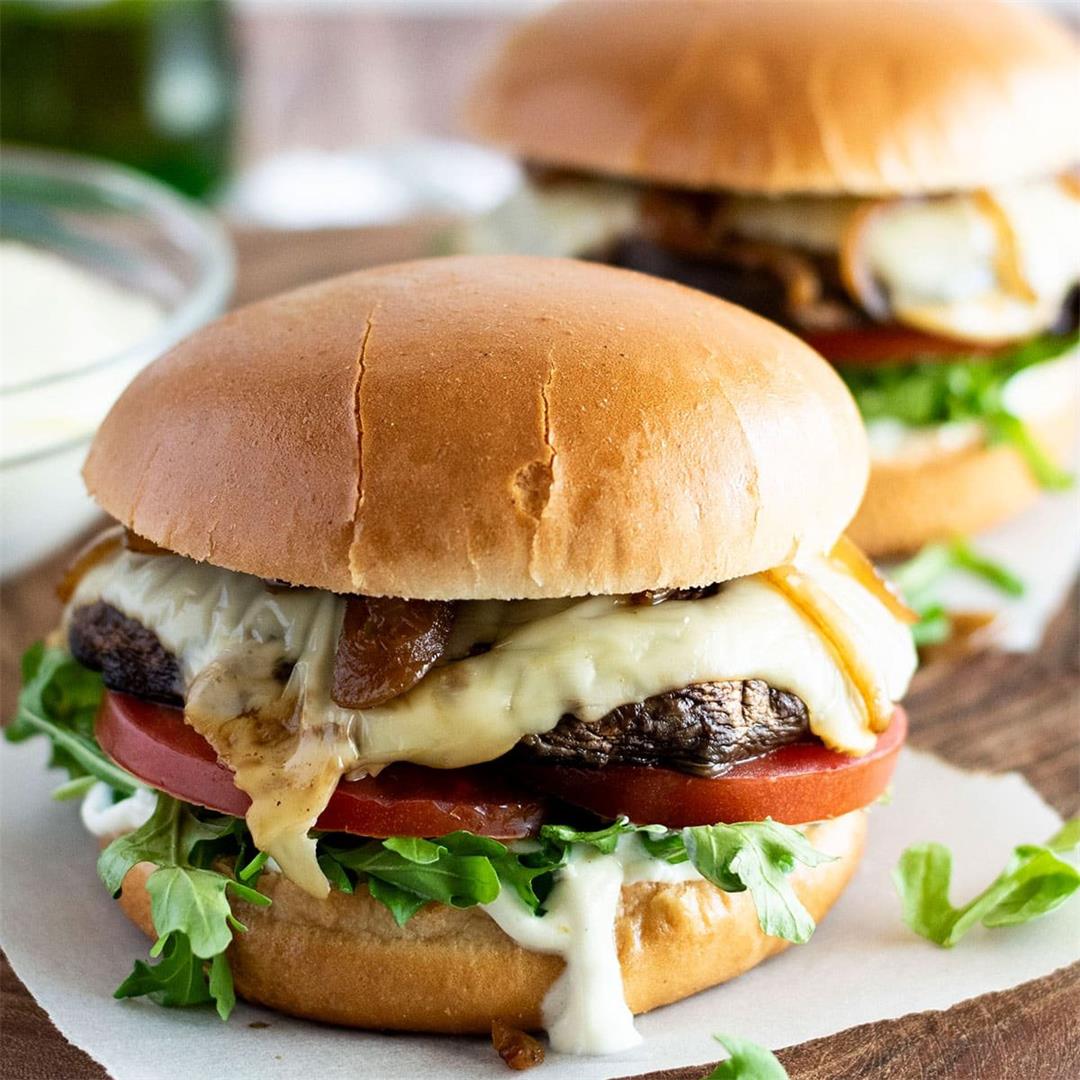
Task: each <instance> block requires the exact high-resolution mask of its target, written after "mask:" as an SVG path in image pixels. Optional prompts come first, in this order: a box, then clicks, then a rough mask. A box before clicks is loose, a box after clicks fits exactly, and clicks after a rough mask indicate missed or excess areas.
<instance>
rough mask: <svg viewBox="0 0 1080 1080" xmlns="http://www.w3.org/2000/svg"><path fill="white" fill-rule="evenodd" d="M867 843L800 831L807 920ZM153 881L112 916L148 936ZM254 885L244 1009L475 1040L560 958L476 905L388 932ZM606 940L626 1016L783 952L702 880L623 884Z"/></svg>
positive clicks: (352, 906)
mask: <svg viewBox="0 0 1080 1080" xmlns="http://www.w3.org/2000/svg"><path fill="white" fill-rule="evenodd" d="M865 834H866V815H865V813H864V812H863V811H856V812H855V813H853V814H846V815H845V816H844V817H841V818H837V819H835V820H833V821H827V822H823V823H821V824H818V825H814V826H811V827H810V828H809V830H808V831H807V835H808V837H809V839H810V841H811V842H812V843H813V844H814V846H815V847H817V848H819V849H820V850H822V851H827V852H829V853H831V854H833V855H835V856H837V857H838V858H837V860H836V861H835V862H831V863H826V864H825V865H823V866H818V867H814V868H808V867H802V866H800V867H799V868H798V869H797V870H796V871H795V872H794V873H793V874H792V875H791V881H792V883H793V886H794V889H795V892H796V894H797V895H798V896H799V898H800V899H801V900H802V902H803V904H805V905H806V907H807V909H808V910H809V911H810V914H811V915H812V916H813V917H814V918H815V920H818V919H821V918H822V917H823V916H824V915H825V913H826V912H827V911H828V910H829V908H831V907H832V905H833V904H834V903H835V901H836V899H837V897H839V895H840V893H841V892H843V890H844V888H845V887H846V885H847V884H848V882H849V880H850V879H851V876H852V874H853V873H854V871H855V868H856V866H857V865H858V862H859V859H860V857H861V855H862V850H863V845H864V841H865ZM152 870H153V867H152V866H151V865H150V864H149V863H140V864H138V865H137V866H135V867H134V868H133V869H132V870H131V871H130V872H129V873H128V875H127V877H126V878H125V879H124V886H123V892H122V893H121V896H120V906H121V907H122V908H123V910H124V912H125V914H126V915H127V916H128V918H130V919H131V920H132V922H134V923H135V925H136V926H138V927H139V928H140V929H141V930H142V931H143V932H144V933H146V934H147V935H149V936H150V937H155V936H156V934H155V932H154V928H153V925H152V923H151V919H150V898H149V894H148V893H147V891H146V888H145V882H146V878H147V877H148V876H149V874H150V872H151V871H152ZM259 887H260V890H261V891H264V892H266V893H267V894H268V895H269V896H270V897H271V898H272V899H273V904H272V906H270V907H268V908H256V907H251V906H250V905H245V904H239V905H238V908H239V909H242V910H238V912H237V915H238V917H239V918H240V920H241V921H242V922H243V923H244V924H245V925H246V926H248V928H249V930H248V933H246V934H238V935H236V937H235V939H234V943H233V944H232V946H230V948H229V960H230V963H231V966H232V971H233V978H234V980H235V983H236V990H237V993H238V994H239V995H240V996H241V997H243V998H246V999H247V1000H248V1001H252V1002H256V1003H258V1004H260V1005H267V1006H269V1007H270V1008H273V1009H277V1010H278V1011H279V1012H284V1013H290V1014H292V1015H294V1016H302V1017H306V1018H309V1019H312V1020H322V1021H326V1022H329V1023H334V1024H344V1025H348V1026H351V1027H363V1028H375V1029H378V1028H383V1029H397V1030H404V1031H433V1032H447V1033H469V1032H476V1033H480V1032H489V1031H490V1030H491V1021H492V1020H493V1019H495V1018H499V1019H502V1020H504V1021H507V1022H509V1023H511V1024H513V1025H515V1026H517V1027H523V1028H532V1029H535V1028H538V1027H540V1026H542V1024H541V1003H542V1001H543V998H544V995H545V994H546V993H547V990H548V988H549V987H550V986H551V984H552V983H553V982H554V981H555V979H556V978H558V976H559V973H560V972H561V970H562V967H563V962H562V960H561V959H560V958H558V957H556V956H551V955H545V954H541V953H534V952H529V951H527V950H525V949H523V948H521V947H520V946H519V945H517V944H516V943H515V942H514V941H512V940H511V939H510V938H509V937H507V935H506V934H504V933H503V931H502V930H501V929H499V927H498V926H497V925H496V924H495V923H494V922H493V921H492V920H491V919H490V918H489V917H488V916H487V915H486V914H484V912H482V911H480V910H479V909H477V908H469V909H465V910H456V909H454V908H449V907H443V906H441V905H430V906H429V907H427V908H424V909H423V910H421V911H420V912H419V913H418V914H417V915H415V916H414V917H413V918H412V919H411V920H410V921H409V922H408V923H407V924H406V925H405V926H404V927H398V926H397V925H396V924H395V923H394V920H393V919H392V918H391V916H390V914H389V912H388V911H387V910H386V909H385V908H384V907H382V906H381V905H379V904H378V903H376V902H375V901H374V900H372V899H371V897H370V896H369V895H368V893H367V891H366V889H361V890H360V891H359V892H357V893H355V894H354V895H352V896H346V895H345V894H343V893H339V892H334V893H331V895H330V897H329V899H327V900H314V899H312V898H311V897H309V896H308V895H307V894H306V893H303V892H302V891H301V890H300V889H298V888H297V887H296V886H295V885H292V884H291V883H289V882H287V881H285V880H284V879H283V878H281V877H280V876H279V875H276V874H269V875H265V876H264V877H262V878H261V879H260V885H259ZM616 940H617V943H618V949H619V958H620V962H621V965H622V971H623V981H624V989H625V993H626V1001H627V1004H628V1005H629V1006H630V1008H631V1009H632V1010H633V1011H634V1012H635V1013H641V1012H647V1011H648V1010H649V1009H655V1008H657V1007H658V1006H660V1005H667V1004H669V1003H671V1002H673V1001H679V1000H681V999H682V998H685V997H688V996H689V995H691V994H695V993H697V992H698V991H699V990H704V989H707V988H708V987H710V986H716V985H717V984H719V983H722V982H725V981H726V980H728V979H732V978H734V977H735V976H737V975H741V974H742V973H743V972H745V971H748V970H749V969H750V968H752V967H754V966H755V965H756V964H758V963H760V962H761V961H762V960H764V959H766V958H767V957H769V956H771V955H772V954H774V953H776V952H779V951H780V950H781V949H783V948H785V947H786V945H787V943H786V942H784V941H781V940H780V939H778V938H769V937H766V936H765V935H764V934H763V933H762V932H761V930H760V928H759V927H758V924H757V915H756V913H755V910H754V906H753V903H752V901H751V900H750V897H749V894H748V893H738V894H735V893H725V892H721V891H720V890H719V889H717V888H715V887H714V886H712V885H710V884H708V883H707V882H689V883H685V884H678V885H661V884H656V883H637V884H634V885H630V886H624V888H623V894H622V909H621V911H620V914H619V918H618V922H617V925H616Z"/></svg>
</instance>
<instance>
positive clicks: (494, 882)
mask: <svg viewBox="0 0 1080 1080" xmlns="http://www.w3.org/2000/svg"><path fill="white" fill-rule="evenodd" d="M395 840H397V841H398V842H396V843H395ZM323 854H324V855H325V856H328V857H329V858H331V859H333V860H335V861H336V862H337V863H338V864H339V865H340V866H341V867H343V868H344V869H345V870H349V871H351V872H352V873H353V874H355V875H357V876H359V875H364V879H365V880H368V881H369V882H370V881H371V880H373V879H377V880H379V881H382V882H383V883H385V884H388V885H393V886H396V887H397V888H398V889H402V890H404V891H406V892H409V893H412V894H413V895H414V896H415V897H418V898H420V899H421V901H423V902H426V901H428V900H437V901H438V902H439V903H441V904H448V905H450V906H451V907H470V906H472V905H473V904H488V903H490V902H491V901H492V900H494V899H495V897H496V896H498V895H499V888H500V886H499V878H498V875H497V874H496V872H495V868H494V867H493V866H492V864H491V861H490V859H488V858H487V857H486V856H484V855H457V854H454V853H453V852H451V851H450V849H449V848H448V847H446V845H445V844H441V843H438V842H432V841H428V840H424V841H419V842H415V841H413V840H412V838H402V837H398V838H392V839H391V840H389V841H384V840H371V841H368V842H367V843H364V844H360V845H359V846H357V847H354V848H341V847H332V846H328V847H326V848H324V850H323ZM414 855H415V856H417V858H412V857H411V856H414ZM383 895H384V896H385V895H396V894H389V893H387V892H385V891H384V893H383ZM376 899H378V897H376ZM421 906H422V905H421ZM417 910H418V909H417ZM391 911H392V913H395V917H396V912H398V911H400V905H399V904H397V903H395V905H394V907H393V908H391Z"/></svg>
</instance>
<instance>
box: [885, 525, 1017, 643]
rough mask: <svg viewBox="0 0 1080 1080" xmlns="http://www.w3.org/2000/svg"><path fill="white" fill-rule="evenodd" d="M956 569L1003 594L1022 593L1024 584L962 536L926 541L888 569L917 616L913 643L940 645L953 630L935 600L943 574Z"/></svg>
mask: <svg viewBox="0 0 1080 1080" xmlns="http://www.w3.org/2000/svg"><path fill="white" fill-rule="evenodd" d="M957 571H959V572H960V573H964V574H969V575H971V576H972V577H976V578H979V579H980V580H982V581H985V582H986V583H987V584H989V585H992V586H993V587H994V588H995V589H997V590H998V591H999V592H1001V593H1004V594H1005V595H1006V596H1023V594H1024V590H1025V586H1024V583H1023V581H1021V580H1020V578H1018V577H1017V576H1016V575H1015V574H1014V573H1012V571H1011V570H1009V569H1008V567H1006V566H1003V565H1002V564H1001V563H998V562H995V561H994V560H992V559H988V558H986V557H985V556H984V555H980V554H979V553H978V552H977V551H975V549H974V548H973V547H972V546H971V544H970V542H969V541H968V540H966V539H964V538H963V537H956V538H954V539H953V540H950V541H948V542H946V543H936V544H928V545H927V546H926V547H924V548H923V549H922V551H920V552H919V553H918V554H917V555H915V556H913V557H912V558H910V559H909V560H908V561H907V562H905V563H901V564H900V565H899V566H897V567H894V568H893V569H892V570H890V571H889V577H890V578H891V579H892V581H893V583H894V584H895V585H896V586H897V587H898V588H899V589H900V591H901V593H903V595H904V599H905V600H906V601H907V602H908V603H909V604H910V605H911V607H912V608H913V610H914V611H916V612H917V613H918V615H919V621H918V622H917V623H916V624H915V625H914V626H913V627H912V628H911V633H912V636H913V637H914V639H915V644H916V645H918V646H920V647H923V646H926V645H939V644H941V642H943V641H947V640H948V639H949V638H950V637H951V636H952V632H953V620H952V618H951V616H950V615H949V613H948V611H947V610H946V608H945V607H944V605H943V604H942V603H941V602H940V600H939V599H938V593H939V590H940V587H941V583H942V581H943V580H944V579H945V577H946V575H948V574H950V573H954V572H957Z"/></svg>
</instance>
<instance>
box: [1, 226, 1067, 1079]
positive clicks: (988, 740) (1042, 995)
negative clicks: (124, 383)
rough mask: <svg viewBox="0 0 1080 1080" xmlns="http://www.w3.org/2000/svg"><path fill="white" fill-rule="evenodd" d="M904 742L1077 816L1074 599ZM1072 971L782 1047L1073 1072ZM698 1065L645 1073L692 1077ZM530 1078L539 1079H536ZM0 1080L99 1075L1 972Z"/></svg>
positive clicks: (818, 1060) (40, 570)
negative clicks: (1038, 636) (1025, 788)
mask: <svg viewBox="0 0 1080 1080" xmlns="http://www.w3.org/2000/svg"><path fill="white" fill-rule="evenodd" d="M442 228H443V225H442V224H441V223H435V224H431V223H429V224H425V225H421V226H416V227H411V228H410V229H408V230H398V231H390V230H378V231H369V232H367V233H364V234H345V235H342V234H326V235H322V236H319V235H310V236H305V237H301V238H298V240H297V242H296V243H295V245H293V247H292V248H291V252H290V253H289V254H283V251H282V246H281V244H280V242H278V241H277V240H276V238H269V237H267V236H265V235H259V234H244V235H243V236H240V237H239V238H238V240H239V251H240V275H239V280H238V289H237V297H238V299H239V300H245V301H246V300H250V299H254V298H256V297H258V296H262V295H266V294H267V293H269V292H272V291H275V290H277V289H280V288H285V287H288V286H290V285H292V284H295V283H297V282H299V281H301V280H310V279H312V278H315V277H318V276H322V275H323V274H325V273H328V272H330V273H332V272H337V271H340V270H344V269H346V268H348V267H351V266H360V265H365V264H371V263H374V262H379V261H385V260H388V259H399V258H407V257H410V256H413V255H418V254H422V253H425V252H427V251H430V250H431V249H432V247H433V246H434V245H435V244H437V242H438V236H439V233H440V229H442ZM66 557H67V553H61V554H60V555H58V556H56V557H54V558H52V559H50V560H49V561H48V562H47V563H45V564H43V565H41V566H39V567H37V568H35V569H34V570H31V571H30V572H28V573H26V574H24V575H22V576H21V577H19V578H16V579H13V580H11V581H9V582H6V583H5V584H4V587H3V589H2V590H0V627H2V628H3V637H2V642H0V708H2V712H3V715H5V716H7V715H10V713H11V710H12V707H13V704H14V699H15V696H16V694H17V691H18V658H19V655H20V654H21V652H22V650H23V649H24V648H25V647H26V646H27V645H28V644H29V643H30V642H32V641H33V640H35V638H37V637H38V636H40V635H41V634H42V633H44V632H45V631H47V630H48V629H49V628H50V627H51V626H52V625H53V624H54V623H55V621H56V618H57V614H58V612H59V605H58V603H57V601H56V600H55V598H54V596H53V585H54V582H55V580H56V577H57V574H58V570H59V567H60V566H61V565H62V564H63V561H64V559H65V558H66ZM908 709H909V713H910V717H911V742H912V744H913V745H915V746H917V747H920V748H922V749H928V750H933V751H935V752H937V753H938V754H940V755H941V756H942V757H944V758H945V759H947V760H949V761H951V762H953V763H955V764H958V765H961V766H964V767H967V768H979V769H987V770H993V771H998V770H1004V769H1017V770H1019V771H1020V772H1022V773H1023V774H1024V776H1025V777H1027V779H1028V780H1029V781H1030V782H1031V783H1032V784H1033V785H1034V786H1035V787H1036V788H1037V789H1038V790H1039V791H1040V792H1041V793H1042V795H1043V797H1044V798H1046V800H1047V801H1048V802H1049V803H1050V804H1051V805H1052V806H1054V807H1055V809H1057V810H1058V811H1059V812H1060V813H1062V814H1063V815H1072V814H1075V813H1077V811H1078V809H1080V618H1078V596H1077V593H1076V592H1075V591H1074V593H1073V594H1072V596H1071V597H1070V599H1069V602H1068V603H1067V604H1066V605H1065V607H1064V608H1063V610H1062V612H1061V613H1060V614H1059V616H1058V617H1057V618H1056V620H1055V621H1054V622H1053V624H1052V625H1051V627H1050V628H1049V630H1048V632H1047V636H1046V640H1045V642H1044V644H1043V647H1042V648H1041V649H1040V650H1039V651H1038V652H1037V653H1035V654H1032V655H1005V654H1000V653H996V652H992V651H988V652H983V653H979V654H975V655H970V656H966V657H963V658H960V659H957V660H952V661H942V662H939V663H935V664H932V665H931V666H929V667H927V668H925V669H924V670H922V671H921V672H920V673H919V674H918V675H917V676H916V681H915V684H914V687H913V690H912V693H911V694H910V696H909V698H908ZM1078 1017H1080V965H1076V966H1074V967H1072V968H1070V969H1066V970H1063V971H1060V972H1057V973H1056V974H1053V975H1050V976H1048V977H1046V978H1043V979H1039V980H1036V981H1034V982H1031V983H1027V984H1025V985H1023V986H1020V987H1017V988H1014V989H1012V990H1008V991H1004V992H1002V993H997V994H988V995H985V996H983V997H980V998H976V999H974V1000H972V1001H969V1002H965V1003H962V1004H960V1005H956V1006H954V1007H953V1008H951V1009H948V1010H945V1011H943V1012H929V1013H920V1014H913V1015H910V1016H906V1017H903V1018H901V1019H898V1020H892V1021H888V1022H882V1023H875V1024H866V1025H863V1026H860V1027H857V1028H852V1029H850V1030H848V1031H844V1032H840V1033H839V1034H836V1035H833V1036H830V1037H828V1038H823V1039H816V1040H814V1041H812V1042H808V1043H803V1044H801V1045H799V1046H794V1047H789V1048H787V1049H786V1050H784V1051H783V1052H782V1053H781V1054H780V1056H781V1058H782V1060H783V1061H784V1063H785V1065H786V1066H787V1068H788V1070H789V1072H790V1074H791V1076H792V1077H793V1078H794V1080H841V1078H844V1080H847V1078H864V1077H865V1078H871V1077H872V1078H879V1077H880V1078H887V1080H909V1078H910V1080H916V1078H918V1080H929V1078H935V1080H936V1078H941V1080H944V1078H946V1077H948V1078H953V1077H965V1078H966V1077H971V1078H976V1080H1012V1078H1014V1077H1024V1078H1027V1077H1032V1078H1040V1080H1041V1078H1047V1080H1055V1078H1058V1077H1060V1078H1062V1080H1065V1078H1069V1080H1071V1078H1073V1077H1076V1076H1080V1021H1078ZM701 1072H702V1070H701V1069H700V1067H698V1068H691V1069H676V1070H673V1071H667V1072H663V1073H656V1074H653V1080H696V1078H697V1077H698V1076H700V1075H701ZM536 1075H537V1076H538V1078H540V1080H542V1071H541V1072H540V1073H537V1074H536ZM0 1076H3V1077H4V1078H7V1080H24V1078H25V1080H42V1078H52V1077H63V1078H68V1077H70V1078H73V1080H83V1078H99V1077H105V1076H106V1074H105V1072H104V1070H102V1069H101V1067H100V1066H99V1065H97V1064H96V1063H95V1062H94V1061H92V1060H91V1059H90V1058H89V1057H87V1056H86V1055H85V1054H83V1053H82V1052H81V1051H80V1050H77V1049H75V1048H74V1047H72V1046H70V1045H69V1044H68V1043H67V1042H66V1041H65V1040H64V1038H63V1037H62V1036H61V1035H60V1034H59V1032H58V1031H57V1030H56V1028H55V1027H54V1026H53V1025H52V1023H51V1021H50V1020H49V1019H48V1017H47V1016H46V1015H45V1014H44V1013H43V1012H42V1011H41V1009H40V1008H39V1007H38V1006H37V1005H36V1003H35V1002H34V1001H33V1000H32V998H31V997H30V995H29V994H28V993H27V991H26V989H25V987H23V985H22V984H21V982H19V980H18V978H17V977H16V976H15V975H14V973H13V972H12V971H11V969H10V967H9V965H8V963H7V960H6V959H3V960H2V964H0Z"/></svg>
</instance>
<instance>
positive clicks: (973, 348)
mask: <svg viewBox="0 0 1080 1080" xmlns="http://www.w3.org/2000/svg"><path fill="white" fill-rule="evenodd" d="M802 338H803V340H804V341H805V342H806V343H807V345H809V346H810V347H811V348H812V349H815V350H816V351H817V352H819V353H821V355H822V356H824V357H825V359H826V360H828V361H829V362H830V363H832V364H837V365H839V366H841V367H843V366H844V365H849V366H851V367H873V366H876V365H878V364H889V363H898V364H907V363H916V362H919V363H933V362H934V361H935V360H939V361H941V362H942V363H951V362H952V361H954V360H958V359H963V358H964V357H975V358H978V357H990V356H993V355H994V354H995V353H998V352H1001V349H1002V347H1001V346H1000V345H987V344H986V343H985V342H983V343H979V342H973V341H958V340H955V339H952V338H943V337H936V336H935V335H933V334H924V333H922V332H921V331H919V330H909V329H908V328H907V327H904V326H896V325H895V324H892V325H888V324H887V325H885V326H862V327H859V328H857V329H852V330H823V331H821V332H819V333H811V334H803V335H802Z"/></svg>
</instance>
